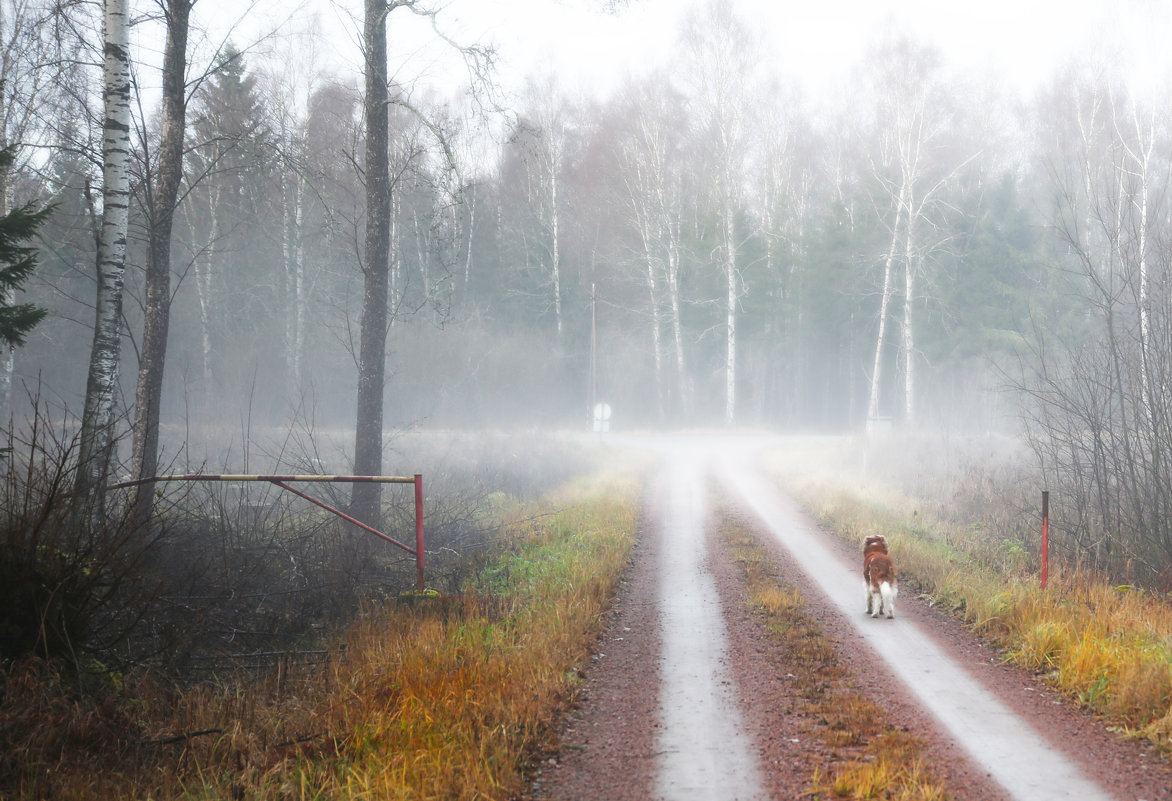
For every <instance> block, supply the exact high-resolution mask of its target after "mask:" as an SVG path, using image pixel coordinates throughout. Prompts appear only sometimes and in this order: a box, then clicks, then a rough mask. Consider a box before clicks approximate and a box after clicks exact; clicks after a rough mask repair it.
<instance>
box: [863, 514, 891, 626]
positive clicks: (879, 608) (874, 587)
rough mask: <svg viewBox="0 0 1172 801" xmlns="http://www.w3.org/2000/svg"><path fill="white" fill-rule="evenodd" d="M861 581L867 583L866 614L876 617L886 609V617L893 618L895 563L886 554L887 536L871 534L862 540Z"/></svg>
mask: <svg viewBox="0 0 1172 801" xmlns="http://www.w3.org/2000/svg"><path fill="white" fill-rule="evenodd" d="M863 581H865V582H866V584H867V614H868V615H870V616H871V617H878V616H879V615H880V614H882V613H883V612H884V611H886V613H887V617H889V618H894V617H895V595H896V592H897V585H896V580H895V565H894V564H893V563H892V561H891V557H890V556H888V554H887V538H886V537H884V536H883V535H882V534H873V535H871V536H869V537H867V539H866V540H865V541H864V542H863ZM872 608H874V611H872Z"/></svg>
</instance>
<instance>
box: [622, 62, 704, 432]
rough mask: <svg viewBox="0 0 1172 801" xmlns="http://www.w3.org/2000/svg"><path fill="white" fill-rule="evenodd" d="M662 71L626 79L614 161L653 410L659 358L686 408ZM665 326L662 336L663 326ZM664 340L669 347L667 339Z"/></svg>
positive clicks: (661, 389)
mask: <svg viewBox="0 0 1172 801" xmlns="http://www.w3.org/2000/svg"><path fill="white" fill-rule="evenodd" d="M664 82H665V81H664V79H653V81H651V82H648V83H645V84H641V85H632V86H630V87H629V88H628V90H627V91H628V97H627V101H626V102H627V103H628V105H629V108H630V109H631V112H630V113H631V117H632V118H631V119H630V120H629V122H628V128H627V131H626V135H625V136H624V138H623V140H622V141H621V142H620V147H621V150H620V164H621V168H622V176H623V180H624V190H625V193H624V194H625V198H626V202H627V204H628V208H629V210H630V218H631V220H632V222H633V224H634V226H635V228H636V233H637V238H638V243H639V247H640V252H639V258H640V260H641V261H642V272H643V275H644V281H645V286H646V289H647V304H648V309H649V322H650V334H651V348H652V354H653V360H654V367H655V386H656V398H657V405H658V409H659V415H660V417H661V418H662V417H663V416H664V414H665V408H664V406H665V394H666V386H665V385H666V383H667V379H666V377H665V372H666V369H667V368H666V367H665V362H668V361H669V360H670V361H671V362H672V364H673V366H674V370H673V372H674V375H675V395H676V402H677V406H678V408H679V409H680V410H681V411H683V412H684V413H685V414H686V413H687V411H688V410H689V406H690V403H689V398H688V392H687V359H686V356H685V352H684V344H683V340H684V334H683V324H682V321H681V318H680V261H681V231H680V229H681V218H682V215H683V197H682V193H683V176H682V175H681V169H682V166H683V165H682V162H683V152H682V148H681V141H680V139H681V136H680V133H681V132H680V130H679V124H678V122H677V121H678V120H679V119H681V118H682V116H683V114H682V108H681V107H680V99H679V97H678V95H676V93H675V92H673V91H671V90H670V88H668V87H666V86H664V85H662V84H663V83H664ZM665 318H666V327H667V329H668V331H669V332H670V338H669V339H668V342H665V341H664V337H663V328H664V324H665ZM668 343H670V348H669V346H668Z"/></svg>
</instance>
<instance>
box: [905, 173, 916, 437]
mask: <svg viewBox="0 0 1172 801" xmlns="http://www.w3.org/2000/svg"><path fill="white" fill-rule="evenodd" d="M909 194H910V193H909ZM908 206H909V209H908V218H907V236H905V237H904V291H903V359H904V369H903V419H904V423H907V424H910V423H912V422H914V421H915V417H916V358H915V354H916V333H915V321H914V320H913V319H912V314H913V310H914V306H915V298H916V259H915V223H916V219H915V215H914V214H913V212H912V211H911V209H912V208H914V206H913V205H912V204H911V203H910V202H909V204H908Z"/></svg>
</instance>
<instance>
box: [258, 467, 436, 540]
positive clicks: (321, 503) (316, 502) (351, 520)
mask: <svg viewBox="0 0 1172 801" xmlns="http://www.w3.org/2000/svg"><path fill="white" fill-rule="evenodd" d="M269 483H270V484H274V485H276V486H278V487H280V488H281V489H283V490H288V491H289V492H292V493H293V494H294V495H296V496H297V497H298V498H304V499H305V500H307V501H309V502H310V503H312V504H314V505H315V506H320V507H321V508H322V509H325V510H326V511H327V512H333V513H334V514H335V515H337V516H338V517H340V518H342V519H343V520H345V521H346V522H347V523H353V524H354V525H356V526H358V527H359V528H360V529H362V530H363V531H369V532H370V533H371V534H373V535H374V536H376V537H382V538H383V539H384V540H386V541H387V542H389V543H390V544H391V545H395V546H397V547H399V548H402V549H403V550H404V551H406V552H407V553H410V554H413V553H415V550H414V549H413V548H409V547H407V546H406V545H404V544H403V543H401V542H399V541H398V540H396V539H392V538H391V537H388V536H387V535H386V534H383V533H382V532H381V531H379V530H378V529H375V528H371V527H370V526H368V525H366V524H365V523H363V522H362V521H361V520H359V519H357V518H354V517H351V516H350V515H348V514H346V513H345V512H343V511H342V510H341V509H336V508H334V507H333V506H330V505H329V504H328V503H326V502H325V501H319V500H318V499H317V498H314V497H313V496H312V495H306V494H305V493H304V492H302V491H301V490H296V489H293V488H292V487H290V486H289V485H288V484H286V483H285V482H284V481H281V480H280V479H275V478H272V479H269Z"/></svg>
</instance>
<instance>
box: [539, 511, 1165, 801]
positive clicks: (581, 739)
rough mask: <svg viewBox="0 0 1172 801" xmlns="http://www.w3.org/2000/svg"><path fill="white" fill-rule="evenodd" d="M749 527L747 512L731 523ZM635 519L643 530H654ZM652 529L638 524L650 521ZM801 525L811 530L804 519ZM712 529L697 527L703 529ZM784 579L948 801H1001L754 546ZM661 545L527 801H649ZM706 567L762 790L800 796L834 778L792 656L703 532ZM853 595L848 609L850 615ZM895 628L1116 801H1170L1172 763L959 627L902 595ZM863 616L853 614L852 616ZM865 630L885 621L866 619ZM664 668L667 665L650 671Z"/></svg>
mask: <svg viewBox="0 0 1172 801" xmlns="http://www.w3.org/2000/svg"><path fill="white" fill-rule="evenodd" d="M737 514H738V515H739V516H740V517H741V521H742V522H743V523H744V524H745V525H747V526H749V527H752V526H753V523H752V517H751V516H750V515H747V514H746V515H740V513H737ZM657 519H658V518H657V516H656V515H655V514H646V515H645V516H644V520H645V521H655V520H657ZM653 524H654V523H653V522H649V523H647V525H653ZM810 525H811V526H812V527H816V524H814V523H812V522H811V523H810ZM715 530H716V526H715V525H710V526H709V531H712V532H714V531H715ZM759 539H760V542H761V544H762V546H764V547H765V548H766V549H767V550H768V552H769V553H770V555H771V557H772V559H773V560H775V563H776V565H777V566H778V568H779V571H780V573H781V575H782V576H783V577H784V579H785V581H786V582H788V583H790V584H793V585H794V586H796V587H797V588H798V589H799V590H800V592H801V593H802V596H803V598H804V600H805V602H806V609H805V612H806V613H807V614H808V615H809V616H810V617H811V618H813V619H814V620H816V621H817V622H818V623H819V624H820V625H821V627H822V628H823V630H824V632H825V634H826V636H827V638H828V639H829V640H830V641H832V642H833V643H834V644H835V647H836V650H837V655H838V660H839V662H840V664H841V665H842V666H843V667H845V668H846V669H847V670H848V671H849V673H850V675H851V676H852V677H853V681H854V685H855V687H854V689H855V690H856V691H859V692H862V693H863V694H864V695H866V696H867V697H868V698H869V699H870V700H872V701H874V702H876V703H878V704H879V705H880V706H882V707H883V708H884V709H886V710H887V711H888V713H889V721H890V722H894V723H895V724H896V725H897V726H899V727H901V728H903V729H905V730H907V731H909V732H910V733H912V734H914V735H916V736H917V737H919V738H920V739H921V740H922V741H923V742H924V743H925V748H926V755H927V757H928V760H929V762H930V763H931V766H932V769H933V771H934V772H935V773H936V775H937V776H939V777H940V778H942V779H943V780H944V781H945V782H946V783H947V785H948V787H949V791H950V792H951V793H952V797H953V798H955V799H959V800H960V801H995V800H996V799H1002V798H1005V797H1006V795H1005V794H1004V793H1003V792H1002V791H1001V789H1000V788H999V787H998V786H997V785H995V784H994V783H992V782H991V781H990V780H989V779H988V778H987V777H986V775H985V773H984V771H983V770H982V769H981V768H979V767H978V766H975V765H974V764H973V763H972V762H970V761H969V760H968V759H967V757H966V755H965V753H964V751H963V750H962V749H961V748H960V747H959V746H958V745H957V744H955V743H954V742H953V741H952V740H951V739H950V738H949V737H948V736H947V735H945V734H944V733H943V732H942V731H941V729H940V728H939V727H938V726H937V724H936V722H935V720H934V719H933V718H932V717H931V716H930V715H928V714H927V713H926V712H924V711H923V710H922V708H921V707H920V706H919V705H918V703H917V702H916V701H915V699H914V698H913V697H912V696H911V695H910V694H909V693H908V692H907V690H906V687H905V686H904V685H903V683H902V682H901V681H900V680H899V679H898V678H897V677H895V676H894V675H892V674H891V673H890V671H889V670H888V668H887V666H886V664H885V663H883V662H882V660H881V659H880V658H879V657H877V656H876V655H875V654H874V653H873V652H871V651H870V649H868V648H861V647H857V646H858V635H857V633H855V632H854V631H853V626H852V624H851V622H850V621H849V620H846V619H845V618H843V617H842V616H841V615H840V614H838V613H837V611H836V610H835V609H833V608H832V607H831V605H830V604H829V603H828V602H827V601H825V600H824V599H823V597H822V596H821V594H820V592H819V591H818V589H817V588H816V587H815V586H814V585H813V584H812V582H810V581H809V580H808V579H807V578H806V577H805V576H804V575H803V574H802V573H801V572H800V571H799V570H798V569H797V567H796V565H795V564H794V562H793V559H792V557H791V556H790V555H789V554H788V552H786V551H785V549H784V548H782V547H781V546H780V545H778V544H777V543H776V542H775V541H773V539H772V538H771V537H768V536H762V537H760V538H759ZM825 541H826V543H827V545H828V546H829V547H831V548H832V549H834V550H835V551H836V552H837V553H840V554H841V555H842V557H843V558H844V559H850V558H851V557H853V555H854V552H853V549H852V548H851V547H850V546H849V545H848V544H847V543H845V542H843V541H841V540H839V539H837V538H835V537H833V536H832V535H830V534H826V540H825ZM659 547H661V546H660V544H659V538H658V536H657V534H656V532H654V531H649V530H644V531H643V532H642V535H641V537H640V541H639V545H638V546H637V548H636V550H635V552H634V556H633V560H632V564H631V566H630V567H629V569H628V573H627V576H626V578H625V580H624V582H623V584H622V588H621V592H620V594H619V597H618V599H617V602H616V606H615V608H614V610H613V612H612V613H611V616H610V619H609V623H608V625H607V627H606V629H605V630H604V632H603V633H602V635H601V636H600V638H599V641H598V645H597V647H596V654H595V658H594V659H593V660H592V663H591V664H590V665H589V666H587V669H586V671H585V672H586V679H585V681H584V683H583V686H582V689H581V691H580V696H579V698H578V703H577V704H576V706H575V709H574V711H573V713H572V715H571V716H570V717H569V718H568V719H567V720H566V721H565V722H564V725H563V728H562V729H561V731H560V734H559V738H558V740H559V743H560V746H559V749H558V750H557V751H556V752H555V753H552V754H546V755H544V756H543V758H542V761H541V762H540V764H538V765H537V766H536V767H535V771H534V781H533V784H532V786H531V789H530V792H529V793H528V794H527V798H530V799H533V801H595V799H607V801H647V799H651V798H655V797H656V794H655V775H656V774H655V771H656V758H657V755H656V754H655V753H654V749H655V743H656V727H657V726H658V708H659V698H658V695H659V684H660V670H661V664H660V656H659V654H660V634H659V621H658V613H657V610H656V606H657V604H656V597H657V587H656V579H657V573H656V565H657V557H658V551H657V549H658V548H659ZM708 547H709V563H708V564H709V569H710V570H711V572H712V573H713V575H714V577H715V578H716V581H717V585H718V587H719V592H720V596H721V602H722V606H723V610H724V614H725V619H726V624H727V632H728V658H729V661H730V663H731V664H730V668H731V671H732V673H733V676H734V677H735V680H736V682H737V684H738V687H739V690H740V694H741V698H742V717H743V719H744V721H745V726H746V727H747V728H748V729H749V731H750V733H751V734H752V736H753V739H754V741H755V743H756V746H757V751H758V754H759V759H760V765H761V768H762V772H763V774H764V781H765V787H766V789H767V791H768V792H769V794H770V796H771V797H772V798H775V799H798V798H803V797H809V796H808V795H807V791H808V787H809V782H810V777H811V775H812V774H813V771H814V768H815V766H819V767H821V768H822V769H823V770H829V769H831V768H832V766H833V764H834V762H835V760H836V759H840V758H841V757H842V754H841V753H839V754H836V753H835V752H834V751H833V749H830V748H828V747H826V746H824V745H823V744H822V742H821V740H820V739H818V738H817V737H813V736H810V735H809V732H810V729H811V726H816V722H812V721H810V720H808V719H806V717H805V713H804V712H803V711H802V704H801V702H800V699H799V698H797V697H796V696H795V694H794V693H793V692H792V689H791V688H789V687H787V682H786V676H787V674H788V673H790V672H792V671H791V670H790V669H789V667H788V666H787V660H788V659H789V658H790V657H789V656H788V655H787V654H786V653H785V652H784V649H783V647H782V646H781V645H780V644H779V643H778V642H777V641H776V640H775V639H773V638H771V637H770V635H769V633H768V632H767V631H766V630H765V628H764V626H763V625H762V623H761V621H760V620H759V619H758V618H757V617H756V616H755V614H754V613H753V612H752V611H751V610H750V609H749V608H748V607H747V606H746V604H745V591H744V587H743V585H742V580H741V575H740V572H739V569H738V568H737V566H736V565H735V564H733V563H732V562H731V560H730V559H729V557H728V555H727V554H725V553H724V551H723V549H722V547H721V543H720V542H719V539H718V538H717V537H716V536H715V535H714V534H710V536H709V542H708ZM861 601H862V599H861V592H860V607H861V605H862V604H861ZM899 612H900V615H901V617H902V618H905V619H908V620H911V621H914V622H915V623H916V624H917V625H918V626H920V627H922V628H923V629H924V630H925V631H927V632H928V633H930V635H931V636H932V638H933V639H934V640H935V641H936V642H937V643H938V644H939V645H940V646H941V647H943V648H944V649H945V650H946V651H947V652H948V653H949V654H950V655H951V656H952V657H953V658H954V659H956V660H957V661H958V662H959V663H960V664H962V665H964V666H966V667H967V669H968V670H970V671H971V672H972V673H973V674H974V675H975V676H976V677H977V678H978V679H979V680H980V681H981V682H982V683H983V684H985V685H986V686H987V687H988V688H989V689H990V691H991V692H993V693H995V694H996V695H997V696H998V697H1000V698H1001V700H1002V701H1003V702H1004V703H1005V704H1006V705H1008V706H1009V707H1010V708H1011V709H1013V710H1014V711H1015V712H1017V713H1018V714H1020V715H1021V716H1022V717H1023V718H1025V719H1027V720H1029V721H1030V722H1031V724H1033V725H1034V726H1035V727H1036V728H1037V729H1038V730H1040V731H1043V732H1046V733H1047V734H1048V735H1049V736H1050V737H1051V738H1052V739H1053V740H1054V741H1055V742H1056V743H1059V744H1060V745H1061V747H1062V748H1064V749H1065V750H1066V751H1067V752H1068V753H1070V754H1071V755H1072V756H1073V758H1075V759H1076V760H1077V761H1078V762H1080V763H1081V764H1082V765H1083V766H1084V768H1085V769H1086V772H1087V773H1088V774H1089V775H1090V776H1093V777H1094V778H1095V779H1096V781H1098V782H1099V783H1100V784H1101V785H1102V786H1103V787H1104V788H1105V789H1107V790H1109V791H1110V792H1112V793H1113V794H1114V795H1115V796H1117V797H1118V798H1119V799H1143V800H1144V801H1172V764H1170V763H1169V761H1168V760H1167V759H1166V758H1165V757H1163V756H1161V755H1160V754H1158V753H1157V752H1156V751H1155V749H1154V748H1153V747H1151V746H1150V745H1149V744H1147V743H1143V742H1135V741H1129V740H1125V739H1123V738H1121V737H1119V736H1117V735H1114V734H1112V733H1110V732H1108V731H1107V730H1106V728H1105V724H1104V723H1102V722H1101V721H1098V720H1096V719H1094V718H1093V717H1091V716H1090V715H1088V714H1086V713H1084V712H1082V711H1080V710H1078V709H1076V708H1074V707H1072V706H1071V705H1070V704H1069V703H1067V702H1066V701H1064V700H1063V699H1062V698H1060V697H1058V696H1057V695H1056V694H1055V693H1054V692H1053V691H1051V690H1049V689H1047V688H1046V687H1045V685H1044V684H1043V683H1042V682H1041V681H1040V680H1039V679H1038V678H1037V677H1035V676H1032V675H1030V674H1027V673H1025V672H1023V671H1021V670H1019V669H1016V668H1014V667H1011V666H1009V665H1006V664H1004V663H1003V662H1002V660H1001V659H1000V658H999V656H998V654H997V653H996V652H995V650H994V649H993V648H991V647H990V646H989V645H987V644H985V643H982V642H981V641H979V640H978V639H977V638H975V637H974V636H973V635H972V633H971V632H969V631H968V630H966V629H965V628H964V627H963V626H962V625H961V624H960V623H959V622H958V621H956V620H954V619H953V618H951V617H949V616H947V615H945V614H943V613H942V612H940V611H939V610H935V609H932V608H930V607H928V605H927V604H926V603H924V602H923V601H922V600H920V599H917V598H915V597H912V596H911V593H910V592H906V591H905V594H903V595H901V596H900V607H899ZM859 614H860V615H862V610H861V609H860V612H859ZM875 624H876V625H880V626H881V625H890V624H888V623H887V622H886V621H882V620H880V621H875ZM662 668H663V669H670V666H662Z"/></svg>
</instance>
